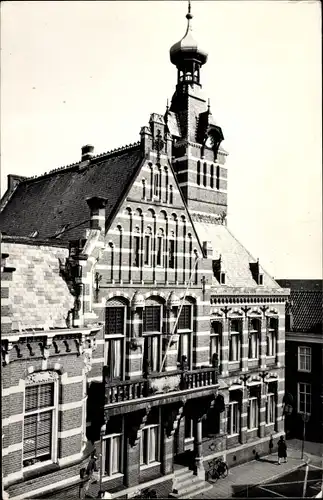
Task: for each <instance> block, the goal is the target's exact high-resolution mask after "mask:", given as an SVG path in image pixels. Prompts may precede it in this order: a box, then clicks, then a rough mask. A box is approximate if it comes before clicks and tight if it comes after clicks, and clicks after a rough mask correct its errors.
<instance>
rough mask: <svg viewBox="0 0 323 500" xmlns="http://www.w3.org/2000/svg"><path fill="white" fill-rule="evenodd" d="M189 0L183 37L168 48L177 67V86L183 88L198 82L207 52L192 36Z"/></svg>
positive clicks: (198, 83)
mask: <svg viewBox="0 0 323 500" xmlns="http://www.w3.org/2000/svg"><path fill="white" fill-rule="evenodd" d="M192 18H193V16H192V14H191V2H190V1H189V3H188V13H187V14H186V19H187V29H186V33H185V35H184V36H183V38H182V39H181V40H180V41H179V42H177V43H175V44H174V45H173V46H172V47H171V49H170V51H169V52H170V60H171V62H172V64H174V65H175V66H176V67H177V86H178V87H182V88H183V90H184V89H185V87H187V85H199V86H201V84H200V69H201V66H203V64H205V63H206V61H207V57H208V54H207V52H206V51H205V50H202V49H201V48H200V47H199V46H198V43H197V42H196V40H195V39H194V37H193V31H192Z"/></svg>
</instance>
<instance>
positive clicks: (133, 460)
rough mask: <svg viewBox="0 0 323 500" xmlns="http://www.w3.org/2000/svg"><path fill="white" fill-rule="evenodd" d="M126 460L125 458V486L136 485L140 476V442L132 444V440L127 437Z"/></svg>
mask: <svg viewBox="0 0 323 500" xmlns="http://www.w3.org/2000/svg"><path fill="white" fill-rule="evenodd" d="M126 446H127V448H126V460H125V462H126V463H125V471H124V472H125V486H127V487H128V488H129V487H130V486H135V485H136V484H139V477H140V459H139V446H140V445H139V444H138V443H137V444H136V445H135V446H131V444H130V440H129V439H127V445H126Z"/></svg>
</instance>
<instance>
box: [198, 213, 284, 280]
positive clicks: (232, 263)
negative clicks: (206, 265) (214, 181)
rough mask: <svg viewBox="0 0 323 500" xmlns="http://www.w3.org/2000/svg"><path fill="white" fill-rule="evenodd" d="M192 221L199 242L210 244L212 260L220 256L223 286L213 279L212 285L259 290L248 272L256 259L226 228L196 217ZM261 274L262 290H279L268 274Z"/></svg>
mask: <svg viewBox="0 0 323 500" xmlns="http://www.w3.org/2000/svg"><path fill="white" fill-rule="evenodd" d="M193 220H194V227H195V228H196V231H197V234H198V236H199V238H200V241H210V242H211V245H212V247H213V259H214V260H217V259H219V258H220V256H221V270H222V271H223V272H225V285H220V284H219V283H218V281H217V280H216V279H215V278H213V283H212V285H213V286H215V287H216V286H218V287H221V288H222V289H224V288H226V287H242V288H260V286H259V285H257V283H256V281H255V280H254V279H253V277H252V273H251V270H250V264H251V263H255V262H256V259H255V258H253V257H252V255H251V254H250V253H249V252H248V251H247V250H246V248H245V247H244V246H243V245H242V244H241V243H240V242H239V241H238V240H237V239H236V238H235V237H234V236H233V234H232V233H231V232H230V231H229V229H228V228H227V226H225V225H222V224H212V223H208V222H201V221H198V217H196V216H193ZM261 272H262V273H263V285H262V286H261V288H262V289H263V288H270V289H277V290H279V289H280V286H279V285H278V284H277V283H276V281H275V280H274V279H273V278H271V276H270V275H269V274H268V273H266V272H265V271H264V270H263V269H261Z"/></svg>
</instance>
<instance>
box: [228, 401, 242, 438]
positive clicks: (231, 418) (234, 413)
mask: <svg viewBox="0 0 323 500" xmlns="http://www.w3.org/2000/svg"><path fill="white" fill-rule="evenodd" d="M239 432H240V408H239V402H238V401H230V403H229V411H228V435H229V436H232V435H234V434H238V433H239Z"/></svg>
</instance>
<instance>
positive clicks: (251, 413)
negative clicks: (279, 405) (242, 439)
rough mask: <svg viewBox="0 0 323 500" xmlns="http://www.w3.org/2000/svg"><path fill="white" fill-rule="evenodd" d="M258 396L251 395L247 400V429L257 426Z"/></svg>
mask: <svg viewBox="0 0 323 500" xmlns="http://www.w3.org/2000/svg"><path fill="white" fill-rule="evenodd" d="M258 411H259V410H258V398H257V397H251V398H249V401H248V429H249V430H250V429H257V428H258Z"/></svg>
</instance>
